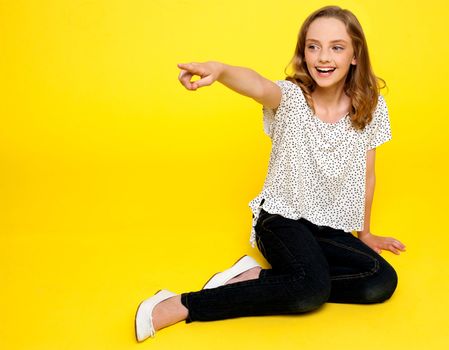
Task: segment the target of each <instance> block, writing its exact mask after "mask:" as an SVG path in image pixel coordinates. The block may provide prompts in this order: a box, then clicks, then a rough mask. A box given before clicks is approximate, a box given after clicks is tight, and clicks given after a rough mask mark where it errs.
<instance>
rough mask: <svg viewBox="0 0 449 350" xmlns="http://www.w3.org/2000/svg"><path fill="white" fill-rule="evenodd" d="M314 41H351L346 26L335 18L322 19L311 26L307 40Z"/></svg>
mask: <svg viewBox="0 0 449 350" xmlns="http://www.w3.org/2000/svg"><path fill="white" fill-rule="evenodd" d="M312 39H313V40H315V41H337V40H344V41H347V42H350V41H351V38H350V36H349V34H348V32H347V30H346V26H345V24H344V23H343V22H342V21H340V20H339V19H337V18H333V17H320V18H317V19H315V20H314V21H313V22H312V23H311V24H310V26H309V29H308V30H307V33H306V40H312Z"/></svg>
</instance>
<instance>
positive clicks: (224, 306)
mask: <svg viewBox="0 0 449 350" xmlns="http://www.w3.org/2000/svg"><path fill="white" fill-rule="evenodd" d="M255 231H256V243H257V247H258V248H259V250H260V252H261V253H262V254H263V256H264V257H265V259H266V260H267V261H268V262H269V263H270V265H271V269H263V270H261V272H260V275H259V278H258V279H253V280H248V281H243V282H237V283H233V284H227V285H224V286H221V287H217V288H213V289H206V290H201V291H198V292H189V293H183V294H182V295H181V303H182V304H183V305H184V306H185V307H186V308H187V309H188V310H189V315H188V317H187V319H186V323H190V322H192V321H213V320H221V319H228V318H235V317H241V316H261V315H280V314H296V313H303V312H308V311H311V310H314V309H317V308H318V307H320V306H321V305H322V304H323V303H325V302H333V303H350V304H371V303H380V302H383V301H385V300H387V299H389V298H390V297H391V296H392V294H393V293H394V291H395V289H396V286H397V282H398V278H397V274H396V271H395V270H394V269H393V267H392V266H391V265H390V264H389V263H388V262H387V261H385V260H384V259H383V258H382V257H381V256H380V255H379V254H378V253H376V252H375V251H374V250H372V249H371V248H370V247H368V246H367V245H366V244H365V243H363V242H362V241H361V240H359V239H358V238H356V237H354V236H353V235H352V234H351V233H350V232H345V231H343V230H336V229H333V228H331V227H328V226H317V225H315V224H313V223H311V222H310V221H308V220H306V219H304V218H300V219H298V220H292V219H288V218H285V217H283V216H282V215H279V214H270V213H267V212H266V211H265V210H263V209H262V210H261V212H260V216H259V218H258V221H257V224H256V226H255Z"/></svg>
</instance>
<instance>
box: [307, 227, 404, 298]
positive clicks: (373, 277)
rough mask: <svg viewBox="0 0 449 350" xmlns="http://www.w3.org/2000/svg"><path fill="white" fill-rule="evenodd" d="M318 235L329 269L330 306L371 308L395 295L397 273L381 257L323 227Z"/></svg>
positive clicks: (348, 236) (352, 238)
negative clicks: (367, 306)
mask: <svg viewBox="0 0 449 350" xmlns="http://www.w3.org/2000/svg"><path fill="white" fill-rule="evenodd" d="M316 235H317V240H318V242H319V244H320V246H321V248H322V250H323V252H324V255H325V256H326V259H327V261H328V263H329V268H330V276H331V277H330V278H331V294H330V297H329V300H328V302H333V303H350V304H371V303H380V302H383V301H385V300H387V299H389V298H390V297H391V296H392V295H393V293H394V291H395V289H396V286H397V283H398V277H397V274H396V271H395V270H394V268H393V267H392V266H391V265H390V264H389V263H388V262H387V261H386V260H385V259H383V258H382V257H381V256H380V255H379V254H378V253H376V252H375V251H374V250H372V249H371V248H370V247H368V246H367V245H366V244H365V243H363V242H362V241H361V240H360V239H358V238H357V237H355V236H353V235H352V234H351V233H349V232H344V231H343V230H335V229H332V228H330V227H323V226H321V227H320V229H319V230H318V231H317V232H316Z"/></svg>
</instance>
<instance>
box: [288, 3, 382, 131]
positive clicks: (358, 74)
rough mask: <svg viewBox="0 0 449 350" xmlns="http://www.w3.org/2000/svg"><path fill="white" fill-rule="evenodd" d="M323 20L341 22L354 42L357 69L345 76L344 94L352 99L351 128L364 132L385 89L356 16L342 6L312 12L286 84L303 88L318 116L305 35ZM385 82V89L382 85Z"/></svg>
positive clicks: (300, 32) (302, 29) (292, 60)
mask: <svg viewBox="0 0 449 350" xmlns="http://www.w3.org/2000/svg"><path fill="white" fill-rule="evenodd" d="M320 17H333V18H336V19H339V20H340V21H341V22H343V24H344V25H345V26H346V30H347V32H348V34H349V36H350V37H351V39H352V46H353V48H354V55H355V58H356V59H357V64H356V65H351V66H350V68H349V71H348V75H347V76H346V81H345V85H344V92H345V93H346V94H347V95H348V96H349V97H350V98H351V108H350V111H349V117H350V119H351V123H352V126H353V127H354V128H355V129H356V130H363V129H364V128H365V126H366V125H367V124H369V123H370V122H371V120H372V117H373V112H374V110H375V109H376V105H377V101H378V98H379V91H380V89H383V88H384V87H386V83H385V81H384V80H383V79H381V78H379V77H377V76H376V75H374V72H373V69H372V67H371V62H370V59H369V55H368V45H367V43H366V39H365V34H364V33H363V30H362V26H361V25H360V22H359V21H358V20H357V18H356V17H355V15H354V14H353V13H352V12H351V11H349V10H346V9H342V8H341V7H339V6H325V7H322V8H320V9H318V10H317V11H315V12H313V13H312V14H311V15H309V17H307V18H306V20H305V21H304V23H303V25H302V26H301V29H300V31H299V34H298V41H297V44H296V49H295V54H294V56H293V58H292V59H291V60H290V62H289V64H288V65H287V67H286V69H285V70H284V73H285V75H286V76H287V77H286V78H285V80H288V81H291V82H292V83H295V84H296V85H298V86H299V87H301V88H302V90H303V92H304V97H305V98H306V101H307V103H308V105H309V107H310V108H311V109H312V111H313V112H314V113H315V110H314V108H313V103H312V95H311V93H312V92H313V91H314V90H315V88H316V86H317V84H316V82H315V81H314V80H313V78H312V77H311V75H310V73H309V71H308V69H307V65H306V62H305V53H304V51H305V44H306V34H307V31H308V30H309V27H310V24H311V23H312V22H313V21H314V20H315V19H317V18H320ZM289 66H291V67H292V73H291V74H288V73H287V68H288V67H289ZM380 82H382V85H380Z"/></svg>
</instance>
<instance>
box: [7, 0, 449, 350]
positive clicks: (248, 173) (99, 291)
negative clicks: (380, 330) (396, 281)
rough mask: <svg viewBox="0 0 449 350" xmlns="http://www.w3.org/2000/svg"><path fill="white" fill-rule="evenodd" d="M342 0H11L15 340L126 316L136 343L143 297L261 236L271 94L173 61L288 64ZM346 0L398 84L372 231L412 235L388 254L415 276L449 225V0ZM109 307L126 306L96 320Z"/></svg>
mask: <svg viewBox="0 0 449 350" xmlns="http://www.w3.org/2000/svg"><path fill="white" fill-rule="evenodd" d="M328 4H329V3H328V2H324V1H314V0H311V1H297V0H295V1H287V0H278V1H259V0H250V1H236V0H229V1H215V0H203V1H199V0H198V1H193V0H185V1H144V0H139V1H137V0H136V1H125V0H116V1H106V0H105V1H101V0H92V1H81V0H80V1H68V0H66V1H54V0H53V1H50V0H42V1H33V0H22V1H9V2H6V1H2V2H1V3H0V79H1V85H0V89H1V90H0V118H1V119H0V120H1V126H0V157H1V158H0V278H2V279H3V281H5V284H4V285H3V286H2V287H0V306H1V307H0V309H1V310H2V312H0V314H1V316H0V320H1V327H0V328H2V329H0V347H1V348H4V349H14V348H17V349H25V348H26V349H37V348H42V349H44V348H45V349H49V348H53V347H54V348H62V347H61V344H63V345H64V348H72V347H73V348H77V349H80V348H84V349H87V348H90V346H92V348H96V349H99V348H108V349H112V348H113V346H114V345H111V344H108V343H107V342H108V341H111V342H112V340H111V338H110V334H109V331H111V332H112V331H113V332H114V334H121V332H122V331H123V330H124V329H126V332H127V333H126V336H123V338H120V339H121V340H120V341H116V342H114V344H116V345H120V346H121V347H122V348H123V347H124V346H127V345H129V344H132V345H129V346H134V343H132V341H133V339H132V320H133V315H132V313H133V312H134V308H135V306H137V304H136V303H137V302H138V301H140V300H139V299H141V298H142V297H144V296H145V295H146V294H148V293H150V294H151V293H153V292H155V291H156V290H157V289H159V288H161V287H167V288H170V287H171V286H173V288H175V289H176V288H178V290H177V291H178V292H180V291H185V290H186V289H189V288H191V289H198V287H200V286H201V283H202V281H203V280H205V279H207V277H208V274H209V272H213V271H214V270H216V269H217V268H219V267H223V268H224V267H225V266H226V264H228V263H231V262H233V261H234V260H236V258H238V257H239V256H240V255H242V254H243V253H251V254H255V253H253V252H254V251H253V250H252V249H251V248H249V243H248V239H249V233H250V228H251V227H250V225H251V213H250V209H249V207H248V202H249V201H250V200H251V199H252V198H254V197H255V196H256V195H257V194H258V191H259V190H260V189H261V188H262V185H263V180H264V177H265V174H266V169H267V165H268V163H267V162H268V156H269V151H270V140H269V138H268V137H267V136H266V135H265V134H264V133H263V128H262V113H261V106H260V105H258V104H257V103H256V102H254V101H253V100H251V99H248V98H246V97H243V96H240V95H238V94H236V93H234V92H232V91H231V90H229V89H227V88H226V87H224V86H223V85H221V84H219V83H216V84H215V85H213V86H211V87H208V88H203V89H200V90H198V91H196V92H192V91H187V90H186V89H184V88H183V87H182V86H181V85H180V83H179V82H178V80H177V76H178V73H179V69H178V68H177V66H176V64H177V63H180V62H184V63H185V62H190V61H206V60H218V61H222V62H225V63H228V64H233V65H240V66H246V67H251V68H253V69H254V70H256V71H257V72H259V73H260V74H262V75H264V76H265V77H267V78H269V79H272V80H275V79H283V78H284V75H283V69H284V67H285V65H286V64H287V63H288V61H289V60H290V58H291V55H292V54H293V50H294V46H295V44H296V41H295V40H296V35H297V32H298V30H299V27H300V25H301V23H302V21H303V20H304V19H305V17H306V16H307V15H308V14H309V13H311V12H312V11H314V10H315V9H317V8H319V7H321V6H324V5H328ZM334 4H337V5H340V6H342V7H344V8H349V9H350V10H352V11H353V12H354V13H355V14H356V15H357V16H358V18H359V20H360V22H361V23H362V25H363V27H364V30H365V34H366V36H367V40H368V44H369V49H370V54H371V59H372V62H373V65H374V71H375V72H376V74H377V75H379V76H381V77H382V78H384V79H385V80H386V82H387V84H388V86H389V91H388V92H387V91H384V94H385V98H386V101H387V104H388V107H389V111H390V118H391V125H392V135H393V139H392V141H390V142H388V143H386V144H385V145H382V146H381V147H379V149H378V151H377V166H376V170H377V188H376V194H375V199H374V207H373V214H372V231H373V232H375V233H377V234H380V235H392V236H395V237H397V238H399V239H400V240H401V241H403V242H404V243H405V244H406V245H407V249H408V252H407V253H404V254H402V255H401V256H400V257H396V256H393V255H392V254H389V253H383V254H384V255H385V256H386V257H387V258H388V259H389V261H390V262H392V264H393V265H394V266H395V267H396V268H397V269H398V270H400V271H401V272H402V275H401V276H410V278H411V279H412V278H414V276H415V275H414V273H413V271H410V269H409V267H407V266H409V264H413V263H414V264H416V266H422V265H421V263H420V261H421V260H420V259H424V258H425V256H426V254H433V256H435V257H436V256H440V255H441V256H443V255H442V253H443V252H444V247H445V246H446V245H447V243H448V239H447V233H448V232H447V225H446V223H445V222H446V217H447V209H448V206H447V204H446V203H447V201H446V198H447V196H448V195H449V191H448V187H447V183H446V182H445V181H444V179H446V178H447V164H446V163H447V159H448V158H449V149H448V145H447V135H448V124H449V121H448V120H449V114H448V109H449V108H448V107H449V103H448V98H447V96H446V95H447V91H446V90H447V89H446V87H447V82H448V78H449V74H448V72H449V65H448V64H447V57H449V42H448V40H447V34H448V27H447V15H448V5H447V3H446V2H444V1H437V0H431V1H426V2H423V1H416V0H414V1H386V0H379V1H338V2H334ZM439 254H440V255H439ZM203 258H204V259H207V261H208V262H207V263H204V261H203V260H202V259H203ZM214 259H215V260H214ZM406 259H410V262H408V263H406V261H407V260H406ZM441 259H447V258H441ZM444 261H447V260H441V261H440V260H438V262H439V263H441V262H444ZM163 262H164V263H166V264H168V265H163V264H162V263H163ZM218 262H220V264H219V263H218ZM418 262H419V263H418ZM208 268H209V269H208ZM156 270H157V271H156ZM194 270H195V271H199V272H198V274H196V273H193V272H192V271H194ZM170 271H173V274H170ZM408 274H409V275H408ZM403 280H404V285H403V286H405V283H407V282H406V281H407V280H406V279H405V278H404V279H403ZM430 281H433V280H432V279H431V278H430ZM446 281H447V278H446ZM193 282H195V283H193ZM164 283H165V285H164ZM2 284H3V283H2ZM411 286H413V284H411ZM411 288H413V287H411ZM106 290H107V291H106ZM404 291H405V289H404ZM105 297H106V298H110V299H108V300H110V302H108V303H106V304H101V302H102V301H103V300H104V298H105ZM445 298H446V299H447V295H446V296H445ZM410 300H413V298H411V299H410ZM27 301H30V302H31V305H27ZM111 303H112V305H113V307H114V309H117V308H118V309H120V308H122V309H121V311H117V310H115V311H112V310H111V306H112V305H111ZM99 304H101V305H102V309H101V310H102V314H101V315H100V314H97V312H96V310H95V308H94V305H99ZM124 305H126V306H124ZM446 305H447V302H446ZM404 308H406V306H405V305H404ZM423 310H424V306H423ZM111 312H116V313H114V314H113V316H111V317H110V316H109V315H110V313H111ZM117 312H118V314H117ZM365 312H366V311H365ZM26 317H28V318H26ZM398 317H399V316H398ZM437 317H440V318H442V317H445V316H444V314H443V313H440V314H439V316H437ZM24 319H27V320H29V321H30V322H31V323H32V324H33V329H32V330H29V331H28V336H30V337H31V338H28V337H27V336H25V335H24V334H23V330H21V329H20V327H21V322H23V320H24ZM105 319H108V320H109V319H116V320H118V321H117V322H115V323H113V322H111V323H110V324H111V327H109V328H108V327H106V328H101V332H97V330H96V328H95V327H102V326H101V325H102V324H103V323H102V322H105V321H104V320H105ZM252 322H257V321H252ZM359 322H360V321H357V318H356V320H355V321H354V324H358V323H359ZM28 323H29V322H28ZM6 324H8V325H9V326H8V327H5V325H6ZM112 324H113V326H112ZM443 324H444V323H443ZM36 327H37V328H36ZM83 327H86V329H83ZM190 327H191V328H193V329H195V327H197V326H196V325H191V326H190ZM208 327H210V328H208V329H212V328H213V326H208ZM428 327H429V332H431V331H432V329H433V330H434V328H432V327H431V326H428ZM417 328H419V327H418V326H417ZM420 329H422V328H420ZM403 331H404V335H403V336H404V337H405V335H406V334H407V330H406V329H405V328H404V330H403ZM66 332H69V334H70V336H69V337H68V338H67V337H66V335H67V334H65V333H66ZM70 332H71V333H70ZM198 332H200V331H198ZM202 332H203V330H202ZM25 333H27V332H25ZM64 334H65V335H64ZM429 334H430V333H429ZM427 336H428V335H423V338H427ZM431 338H434V339H437V340H435V341H439V340H438V339H441V338H438V337H436V338H435V337H431ZM166 339H167V341H168V337H167V338H166ZM417 339H418V338H417ZM417 339H416V340H414V342H413V344H417V342H419V341H418V340H417ZM419 339H422V338H421V337H419ZM390 340H391V339H390ZM429 341H430V340H429ZM2 343H3V345H5V346H2V345H1V344H2ZM105 344H108V345H105ZM398 344H399V343H398ZM365 348H366V347H365ZM376 348H378V346H376ZM435 348H436V347H435Z"/></svg>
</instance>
